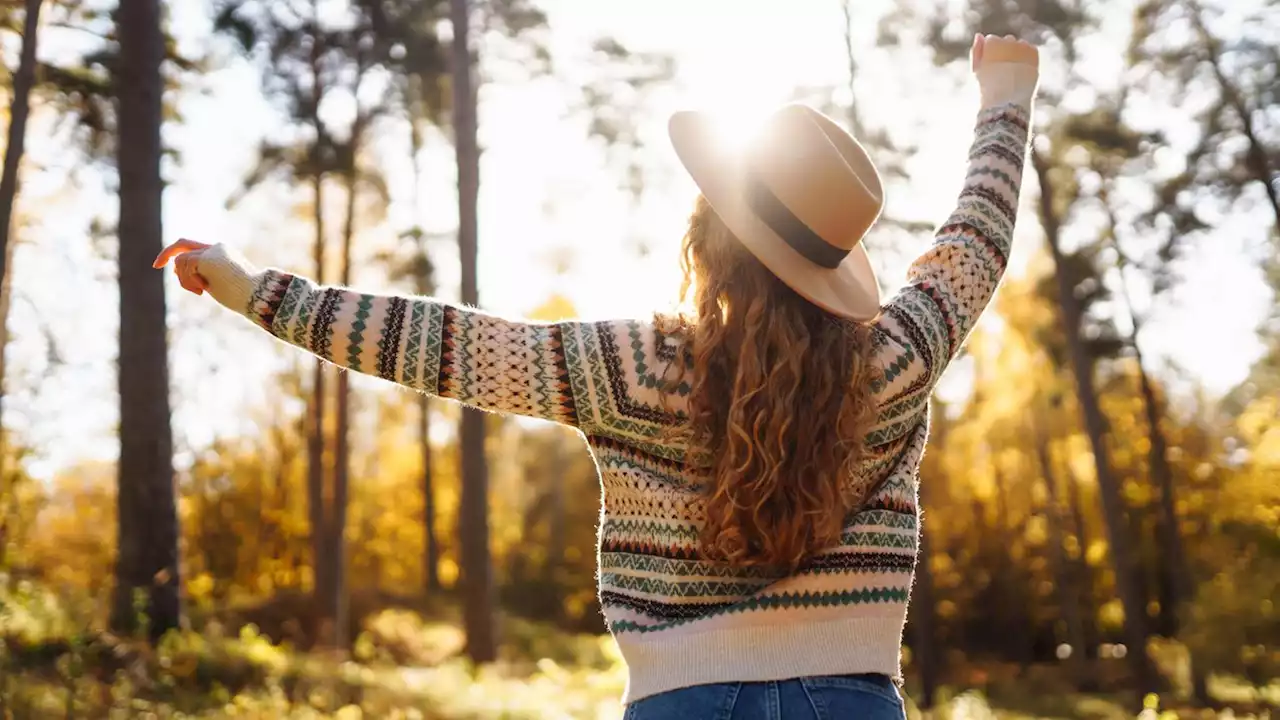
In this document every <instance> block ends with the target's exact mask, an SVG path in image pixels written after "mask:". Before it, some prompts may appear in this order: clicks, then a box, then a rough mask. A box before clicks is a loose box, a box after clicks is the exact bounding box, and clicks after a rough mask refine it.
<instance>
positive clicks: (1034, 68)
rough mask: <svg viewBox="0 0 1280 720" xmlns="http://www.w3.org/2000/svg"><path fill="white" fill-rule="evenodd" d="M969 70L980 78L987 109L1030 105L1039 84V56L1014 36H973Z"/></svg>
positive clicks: (984, 103)
mask: <svg viewBox="0 0 1280 720" xmlns="http://www.w3.org/2000/svg"><path fill="white" fill-rule="evenodd" d="M969 60H970V67H971V68H972V70H973V74H974V75H975V76H977V78H978V87H979V88H980V89H981V90H982V104H983V106H984V107H994V106H996V105H1000V104H1002V103H1006V102H1018V103H1025V104H1028V105H1029V103H1030V102H1031V98H1032V97H1033V96H1034V95H1035V92H1036V85H1037V84H1038V83H1039V80H1040V52H1039V51H1038V50H1036V47H1035V46H1034V45H1032V44H1031V43H1029V42H1026V41H1024V40H1018V39H1017V38H1015V37H1014V36H1012V35H1005V36H1004V37H1000V36H998V35H983V34H981V33H979V34H976V35H974V36H973V48H972V49H971V50H970V53H969Z"/></svg>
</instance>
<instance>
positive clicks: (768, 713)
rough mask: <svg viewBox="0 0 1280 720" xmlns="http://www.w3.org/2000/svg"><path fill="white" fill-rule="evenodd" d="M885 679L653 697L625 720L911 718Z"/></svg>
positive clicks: (739, 686) (731, 686)
mask: <svg viewBox="0 0 1280 720" xmlns="http://www.w3.org/2000/svg"><path fill="white" fill-rule="evenodd" d="M906 717H907V713H906V708H905V706H904V705H903V703H902V696H901V695H899V694H898V688H897V687H895V686H894V684H893V681H892V680H890V679H889V678H888V676H885V675H836V676H830V677H806V678H798V679H796V680H775V681H772V682H743V683H716V684H714V685H695V686H693V687H687V688H680V689H679V690H672V691H670V692H665V693H662V694H660V695H653V696H650V697H647V698H644V699H642V700H639V701H637V702H634V703H631V705H629V706H628V707H627V713H626V715H624V716H623V720H837V719H838V718H839V719H843V718H860V719H863V720H905V718H906Z"/></svg>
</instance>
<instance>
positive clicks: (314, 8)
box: [307, 0, 335, 647]
mask: <svg viewBox="0 0 1280 720" xmlns="http://www.w3.org/2000/svg"><path fill="white" fill-rule="evenodd" d="M319 13H320V9H319V2H318V0H311V17H312V20H313V21H317V22H318V17H319ZM324 51H325V46H324V43H323V42H322V38H321V37H320V36H319V34H318V33H317V37H313V38H312V39H311V58H310V64H311V78H312V87H311V103H310V106H309V107H308V108H307V113H308V117H307V120H308V122H310V123H311V126H312V127H313V128H315V132H316V140H315V145H314V146H313V148H312V153H313V155H312V162H311V167H310V170H311V186H312V194H313V196H314V198H315V207H314V209H313V213H314V218H313V220H314V224H315V260H316V277H315V281H316V282H317V283H319V284H324V279H325V274H326V273H325V223H324V176H325V169H326V164H325V158H326V152H327V150H328V147H327V143H328V133H327V132H326V130H325V125H324V121H323V120H321V119H320V102H321V100H323V99H324V94H325V86H324V83H323V79H322V75H321V60H322V57H323V54H324ZM327 371H328V369H327V368H326V367H325V363H324V361H323V360H320V359H319V358H317V359H316V366H315V376H314V378H315V379H314V381H313V382H312V385H311V407H310V410H311V420H310V423H309V427H308V432H307V509H308V520H309V521H310V524H311V556H312V565H311V571H312V578H311V588H312V589H311V610H312V614H313V617H312V618H311V628H310V634H311V638H312V640H313V641H314V642H315V643H317V644H318V645H320V646H322V647H323V646H325V645H327V644H330V643H331V642H332V639H333V637H332V636H333V628H334V612H335V608H334V607H333V605H332V603H331V602H330V600H331V598H330V596H329V595H327V594H326V591H327V589H328V588H330V587H331V586H332V584H333V583H332V580H331V578H330V575H331V570H332V565H331V558H332V557H333V551H332V550H331V549H330V547H329V539H330V532H329V524H330V520H329V514H330V513H329V506H328V500H329V498H328V493H327V492H326V485H327V482H326V480H327V473H326V472H325V465H324V461H325V445H326V442H325V415H326V409H325V405H326V404H327V400H328V388H327V385H328V383H327V382H326V380H325V379H326V376H327Z"/></svg>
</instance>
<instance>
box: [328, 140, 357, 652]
mask: <svg viewBox="0 0 1280 720" xmlns="http://www.w3.org/2000/svg"><path fill="white" fill-rule="evenodd" d="M361 125H362V123H361V122H360V119H359V118H357V119H356V122H355V124H354V125H353V126H352V130H351V159H350V160H351V163H352V166H351V167H349V168H347V221H346V225H345V227H344V228H343V230H342V275H341V279H340V280H339V283H340V284H341V285H342V286H343V287H348V286H350V285H351V242H352V240H353V239H354V237H355V233H356V183H357V174H356V168H355V162H356V160H355V157H356V150H357V149H358V146H357V142H358V140H359V137H360V135H359V134H360V132H361V131H362V128H361ZM350 378H351V375H350V374H349V373H346V372H340V373H338V392H337V413H336V414H337V418H336V420H337V429H336V430H335V433H334V434H335V437H334V458H333V508H332V511H331V513H330V519H329V522H330V525H329V551H330V552H331V553H332V554H333V555H332V562H333V565H332V568H331V570H330V573H331V574H330V576H329V581H330V583H331V586H330V587H329V589H328V591H327V595H328V596H329V598H330V599H329V602H330V603H332V607H333V628H334V630H333V642H334V646H335V647H337V648H338V649H340V650H343V651H345V650H346V649H347V645H348V644H349V638H348V637H347V635H348V634H349V630H350V628H349V622H348V610H349V607H348V604H349V603H348V601H349V595H348V593H347V561H348V559H347V543H346V528H347V495H348V491H349V487H350V480H351V438H350V430H351V390H350V384H349V383H350Z"/></svg>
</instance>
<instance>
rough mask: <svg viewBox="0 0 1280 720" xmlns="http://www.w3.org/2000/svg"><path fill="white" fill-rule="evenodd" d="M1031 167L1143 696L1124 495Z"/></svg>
mask: <svg viewBox="0 0 1280 720" xmlns="http://www.w3.org/2000/svg"><path fill="white" fill-rule="evenodd" d="M1031 161H1032V165H1033V166H1034V167H1035V171H1036V175H1037V178H1038V179H1039V181H1040V219H1041V224H1042V226H1043V227H1044V233H1045V238H1046V240H1047V241H1048V244H1049V251H1050V253H1051V254H1052V255H1053V260H1054V267H1055V268H1056V269H1057V270H1056V272H1055V273H1054V275H1055V277H1056V278H1057V281H1058V304H1059V307H1060V310H1061V315H1062V323H1063V328H1064V330H1065V331H1066V333H1065V334H1066V340H1067V345H1068V349H1069V351H1070V355H1071V365H1072V368H1073V370H1074V374H1075V378H1076V395H1077V397H1078V399H1079V402H1080V411H1081V414H1082V415H1083V416H1084V418H1083V419H1084V425H1085V431H1086V432H1087V433H1088V435H1089V442H1090V444H1091V446H1092V450H1093V462H1094V470H1095V472H1096V473H1097V477H1098V495H1099V497H1100V498H1101V501H1102V512H1103V517H1104V519H1105V520H1106V528H1107V539H1108V541H1109V543H1110V546H1111V561H1112V565H1113V567H1114V570H1115V576H1116V592H1117V594H1118V595H1119V596H1120V602H1121V604H1122V606H1123V607H1124V615H1125V619H1124V638H1125V644H1126V645H1127V646H1128V654H1127V656H1126V657H1127V658H1128V659H1129V663H1130V666H1131V671H1132V673H1133V680H1134V683H1135V686H1136V688H1137V690H1138V691H1139V692H1140V693H1142V694H1146V693H1148V692H1154V691H1155V689H1156V677H1155V674H1154V672H1153V670H1152V666H1151V661H1150V658H1148V656H1147V636H1148V633H1147V609H1146V607H1145V606H1144V604H1143V602H1142V599H1141V598H1142V593H1141V592H1140V590H1139V587H1138V583H1137V577H1136V566H1135V565H1134V558H1133V552H1132V548H1131V547H1130V544H1129V537H1128V532H1127V528H1128V525H1127V524H1126V522H1125V513H1124V505H1123V498H1122V497H1121V495H1120V487H1119V482H1118V481H1117V479H1116V477H1115V475H1114V474H1113V473H1112V470H1111V459H1110V453H1109V451H1108V449H1107V444H1106V432H1107V430H1106V418H1105V417H1104V415H1103V414H1102V407H1101V405H1100V404H1099V403H1098V395H1097V391H1096V390H1095V388H1094V382H1093V362H1092V360H1091V358H1090V357H1089V354H1088V350H1087V349H1086V348H1085V345H1084V342H1082V339H1081V337H1080V326H1081V311H1080V307H1079V305H1078V303H1077V301H1076V298H1075V295H1074V294H1073V292H1074V288H1072V287H1071V284H1070V281H1069V280H1068V278H1067V275H1066V274H1065V273H1064V272H1063V270H1062V267H1063V263H1064V257H1063V253H1062V249H1061V247H1060V246H1059V242H1060V230H1061V220H1060V218H1059V217H1058V214H1057V208H1056V207H1055V206H1054V202H1053V184H1052V181H1051V180H1050V178H1049V168H1048V165H1047V163H1046V161H1045V160H1044V158H1043V157H1041V156H1040V154H1039V153H1038V152H1036V150H1035V149H1034V148H1033V149H1032V152H1031Z"/></svg>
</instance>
